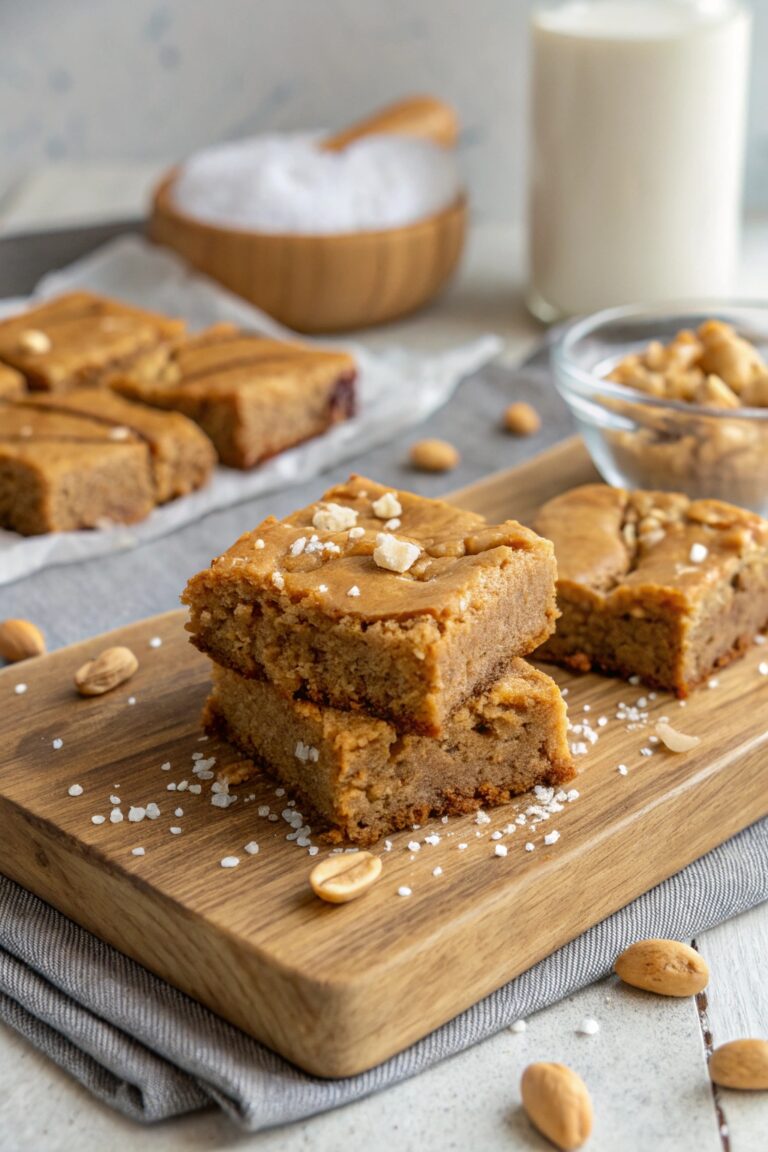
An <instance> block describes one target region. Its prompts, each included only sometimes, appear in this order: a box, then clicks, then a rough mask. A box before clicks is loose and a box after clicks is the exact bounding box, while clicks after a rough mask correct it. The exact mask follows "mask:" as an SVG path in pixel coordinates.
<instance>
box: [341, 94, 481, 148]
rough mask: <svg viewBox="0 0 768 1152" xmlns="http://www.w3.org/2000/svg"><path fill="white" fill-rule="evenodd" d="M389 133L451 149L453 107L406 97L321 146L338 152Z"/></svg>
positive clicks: (455, 122) (428, 98)
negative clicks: (416, 137) (367, 137)
mask: <svg viewBox="0 0 768 1152" xmlns="http://www.w3.org/2000/svg"><path fill="white" fill-rule="evenodd" d="M382 132H384V133H392V134H397V135H400V136H418V137H420V138H421V139H425V140H433V141H434V143H435V144H439V145H440V146H441V147H443V148H453V147H455V145H456V139H457V137H458V134H459V122H458V119H457V116H456V113H455V112H454V110H453V108H451V106H450V105H449V104H444V103H443V102H442V100H436V99H435V98H434V97H433V96H409V97H407V98H406V99H405V100H398V101H397V103H395V104H388V105H387V107H386V108H382V109H381V110H380V111H379V112H374V113H372V115H370V116H368V117H366V119H365V120H359V121H358V122H357V124H352V125H351V126H350V127H349V128H343V129H342V130H341V132H334V133H333V135H332V136H327V137H326V138H325V140H324V141H323V142H322V145H321V147H322V148H323V149H324V150H325V151H326V152H341V151H342V149H344V148H346V147H347V145H348V144H351V143H352V141H353V140H359V139H360V138H361V137H363V136H373V135H375V134H378V133H382Z"/></svg>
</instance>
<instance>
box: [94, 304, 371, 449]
mask: <svg viewBox="0 0 768 1152" xmlns="http://www.w3.org/2000/svg"><path fill="white" fill-rule="evenodd" d="M355 376H356V367H355V361H354V359H353V358H352V357H351V356H349V355H347V353H346V352H331V351H327V350H326V349H319V348H314V347H310V346H309V345H303V344H294V343H287V342H286V341H282V340H268V339H264V338H262V337H259V336H253V335H251V334H249V333H247V332H243V331H241V330H239V329H238V328H236V327H235V326H234V325H231V324H219V325H216V326H215V327H213V328H210V329H208V330H206V331H205V332H202V333H200V334H199V335H198V336H195V337H192V338H191V339H189V340H180V341H178V342H177V343H176V345H175V346H174V348H173V350H172V352H171V354H170V356H169V357H168V359H167V361H166V363H165V364H164V366H163V368H162V370H161V371H160V372H159V373H156V372H155V371H154V368H153V365H152V364H149V365H148V367H147V370H146V371H141V363H139V371H138V372H136V371H134V370H133V369H132V371H131V373H130V374H129V375H128V376H127V377H125V378H123V377H121V376H120V374H117V375H116V377H115V378H114V379H113V380H112V381H111V383H112V387H113V388H115V389H116V390H117V391H118V392H120V393H121V394H122V395H123V396H128V397H129V398H130V399H133V400H141V401H143V402H144V403H147V404H154V405H156V406H157V407H159V408H166V409H174V410H176V411H178V412H183V413H184V414H185V415H186V416H189V417H191V419H193V420H196V421H197V423H198V424H199V425H200V427H201V428H203V429H204V430H205V432H207V434H208V435H209V436H210V438H211V440H212V441H213V443H214V445H215V446H216V451H217V452H218V455H219V459H220V460H221V462H222V463H223V464H227V465H229V466H230V467H232V468H253V467H254V465H256V464H259V463H260V462H261V461H263V460H267V459H268V458H269V457H271V456H275V455H277V453H279V452H284V451H285V450H286V449H287V448H291V447H293V446H294V445H296V444H301V443H303V442H304V441H305V440H309V439H311V438H313V437H315V436H320V435H321V434H322V433H323V432H325V431H327V430H328V428H330V427H331V426H332V425H334V424H337V423H339V422H340V421H343V420H347V419H349V418H350V417H351V416H353V415H354V411H355Z"/></svg>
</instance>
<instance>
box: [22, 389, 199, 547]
mask: <svg viewBox="0 0 768 1152" xmlns="http://www.w3.org/2000/svg"><path fill="white" fill-rule="evenodd" d="M113 401H117V405H118V407H117V408H115V407H114V406H113ZM91 413H92V414H91ZM161 425H164V426H161ZM213 463H214V454H213V449H212V447H211V446H210V444H209V443H208V442H207V440H206V439H205V437H204V436H203V434H202V433H201V432H200V430H199V428H197V426H196V425H195V424H193V423H192V422H191V421H188V420H186V419H185V418H184V417H181V416H170V415H169V414H167V413H159V412H155V413H153V412H146V411H145V410H144V409H142V408H141V406H139V405H135V404H130V403H129V402H128V401H123V400H120V398H119V397H112V396H111V394H109V393H107V392H105V391H104V390H102V389H83V390H76V391H73V392H71V393H67V395H66V397H64V396H58V397H50V398H49V397H42V396H41V397H33V396H23V397H22V398H21V399H20V400H17V401H3V400H0V527H2V528H8V529H11V530H12V531H15V532H19V533H21V534H22V535H24V536H34V535H39V534H41V533H44V532H65V531H72V530H75V529H79V528H95V527H98V526H99V525H101V524H103V523H107V522H114V523H122V524H131V523H134V522H136V521H138V520H143V519H144V518H145V517H146V516H148V515H149V513H150V512H151V511H152V509H153V508H154V507H155V505H156V504H158V503H162V502H163V501H165V500H168V499H171V498H172V497H173V496H176V495H182V494H184V493H186V492H189V491H191V490H192V489H193V488H197V487H200V486H201V485H202V484H204V483H205V482H206V481H207V479H208V477H209V475H210V472H211V469H212V467H213Z"/></svg>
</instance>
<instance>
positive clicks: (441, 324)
mask: <svg viewBox="0 0 768 1152" xmlns="http://www.w3.org/2000/svg"><path fill="white" fill-rule="evenodd" d="M145 176H146V173H145V170H144V169H143V168H139V169H137V170H136V172H135V174H134V176H133V179H132V183H131V184H130V187H131V188H132V189H133V190H134V191H133V193H132V194H133V195H134V196H136V197H138V196H139V194H140V192H141V190H143V188H144V185H145V182H146V181H145ZM84 184H85V185H88V181H87V180H83V179H82V174H81V178H80V179H79V180H78V179H73V177H72V173H71V172H70V171H69V170H67V171H66V172H64V173H58V174H57V173H56V172H55V171H47V172H45V171H44V172H42V173H39V174H38V175H37V176H36V177H35V179H34V180H33V181H31V182H30V185H29V187H30V189H32V193H30V195H29V196H28V197H26V198H25V196H24V195H23V193H19V194H17V195H16V196H15V197H14V198H13V202H12V204H10V203H8V202H7V203H6V205H5V206H2V205H0V233H2V232H3V231H13V230H19V229H21V228H23V229H25V230H26V229H27V228H31V227H35V226H43V225H45V224H47V223H48V222H50V221H52V220H57V221H61V220H64V219H66V220H67V221H68V222H72V221H73V220H76V219H83V220H85V219H88V218H102V219H103V218H104V216H105V215H106V208H105V206H104V205H105V204H109V203H110V200H109V192H110V189H112V188H113V187H114V179H113V177H112V175H111V173H110V172H109V171H108V170H106V171H105V170H104V169H103V168H100V169H99V178H98V180H94V181H91V183H90V186H89V187H90V192H89V198H88V200H87V201H86V202H81V200H79V199H78V197H80V198H82V188H83V185H84ZM97 185H98V186H100V187H101V189H102V195H103V196H104V197H106V199H105V200H103V201H99V200H98V196H97V195H96V196H95V193H94V188H95V187H96V186H97ZM78 188H79V189H80V191H78ZM137 202H138V201H136V202H134V201H130V198H127V199H126V202H124V203H121V208H122V209H123V210H125V209H126V208H129V207H133V206H134V203H137ZM4 208H5V213H4V210H3V209H4ZM521 266H522V262H521V255H520V245H519V243H518V242H517V239H516V237H515V235H514V234H513V233H511V232H510V231H509V230H508V229H505V228H498V227H492V226H489V225H484V226H483V225H478V226H476V227H475V230H474V233H473V236H472V240H471V243H470V248H469V253H468V258H467V260H466V262H465V265H464V268H463V270H462V272H461V274H460V276H459V279H458V281H457V283H456V285H455V286H454V288H453V289H452V290H451V291H450V292H449V293H448V294H447V295H446V296H445V297H444V298H443V299H442V300H441V301H439V302H438V303H437V304H436V305H435V306H434V307H433V308H431V309H430V310H428V311H427V312H426V313H423V314H422V315H421V316H417V317H414V318H411V319H407V320H404V321H402V322H400V323H398V324H395V325H390V326H389V327H388V328H386V329H384V330H379V331H377V332H372V333H370V334H366V335H365V338H366V339H367V340H368V341H369V342H370V344H371V345H382V344H390V343H399V344H403V345H406V346H408V347H412V348H419V347H430V348H434V347H438V346H442V345H447V344H449V343H454V342H456V341H458V340H461V339H464V338H468V337H470V336H474V335H478V334H480V333H482V332H487V331H488V330H493V331H496V332H498V333H499V334H500V335H501V336H502V337H503V338H504V340H505V355H506V356H507V357H509V358H511V359H514V358H517V357H518V356H520V355H521V354H522V353H523V352H525V350H526V349H527V348H528V347H530V346H531V345H532V344H533V343H534V342H535V340H536V339H537V337H538V336H539V334H540V330H539V329H538V328H537V326H536V325H535V324H533V323H532V322H531V321H530V320H528V319H527V318H526V316H525V314H524V310H523V309H522V308H521V306H520V295H521V287H520V285H521V275H520V269H521ZM739 295H742V296H748V295H752V296H755V297H756V298H757V297H762V298H765V297H766V296H768V221H756V222H752V223H751V224H750V226H749V228H748V229H747V233H746V237H745V246H744V260H743V266H742V270H741V275H740V284H739ZM694 943H695V945H696V947H698V948H699V950H700V951H701V953H702V954H703V955H704V956H705V958H706V959H707V961H708V963H709V965H710V969H711V973H712V976H711V983H710V986H709V988H708V990H707V1000H708V1006H707V1010H706V1018H700V1014H699V1010H698V1008H697V1006H696V1004H695V1002H694V1001H693V1000H664V999H661V998H656V997H652V996H649V995H646V994H644V993H641V992H635V991H633V990H632V989H628V988H624V987H622V986H620V985H618V983H617V982H616V981H615V980H614V979H609V980H607V981H603V982H601V983H598V984H595V985H593V986H591V987H589V988H586V989H584V990H583V991H581V992H579V993H577V994H576V995H574V996H571V997H569V998H568V999H567V1000H565V1001H563V1002H562V1003H560V1004H556V1005H554V1006H553V1007H551V1008H548V1009H546V1010H544V1011H542V1012H539V1013H537V1014H536V1015H535V1016H533V1017H531V1019H530V1020H529V1021H528V1029H527V1031H526V1032H525V1033H523V1034H512V1033H511V1032H502V1033H500V1034H499V1035H497V1036H495V1037H493V1038H491V1039H490V1040H487V1041H485V1042H484V1043H482V1044H479V1045H477V1046H476V1047H475V1048H473V1049H471V1050H469V1051H468V1052H465V1053H462V1054H460V1055H458V1056H455V1057H453V1058H452V1059H450V1060H447V1061H445V1062H444V1063H442V1064H441V1065H439V1066H437V1067H436V1068H433V1069H431V1070H430V1071H428V1072H425V1073H424V1074H423V1075H421V1076H419V1077H417V1078H415V1079H414V1080H411V1081H408V1082H406V1083H404V1084H400V1085H397V1086H396V1087H394V1088H390V1089H389V1090H387V1091H386V1092H383V1093H380V1094H379V1095H376V1096H373V1097H370V1098H368V1099H367V1100H362V1101H360V1102H358V1103H355V1104H351V1105H348V1106H347V1107H345V1108H340V1109H338V1110H336V1111H334V1112H331V1113H328V1114H326V1115H323V1116H319V1117H315V1118H313V1119H311V1120H308V1121H304V1122H301V1123H298V1124H293V1125H290V1126H288V1127H285V1128H280V1129H275V1130H273V1131H270V1132H265V1133H260V1134H258V1135H250V1136H249V1135H244V1134H242V1133H240V1132H239V1131H238V1130H237V1129H235V1128H234V1127H233V1126H232V1125H231V1124H230V1123H229V1121H227V1120H226V1119H225V1118H224V1117H223V1116H222V1115H221V1114H220V1113H218V1112H215V1111H213V1110H210V1111H206V1112H201V1113H198V1114H197V1115H194V1116H191V1117H186V1118H184V1119H182V1120H176V1121H169V1122H166V1123H164V1124H161V1125H156V1126H154V1127H150V1128H140V1127H138V1126H137V1125H136V1124H134V1123H133V1122H130V1121H128V1120H125V1119H123V1118H122V1117H121V1116H119V1115H118V1114H116V1113H114V1112H112V1111H111V1110H110V1109H108V1108H106V1107H105V1106H103V1105H101V1104H99V1103H97V1102H96V1101H95V1100H94V1099H93V1098H92V1097H91V1096H90V1095H89V1094H88V1093H87V1092H86V1091H85V1090H84V1089H82V1088H81V1087H80V1086H79V1085H78V1084H77V1083H75V1081H73V1080H72V1079H71V1078H70V1077H69V1076H68V1075H66V1074H65V1073H63V1072H61V1071H60V1070H59V1069H58V1068H57V1067H56V1066H55V1065H54V1064H52V1063H51V1062H50V1061H49V1060H47V1059H46V1058H45V1057H43V1056H41V1055H40V1054H39V1053H38V1052H37V1051H36V1050H35V1049H34V1048H32V1047H31V1046H30V1045H29V1044H28V1043H27V1042H26V1041H25V1040H23V1039H21V1038H20V1037H19V1036H18V1035H16V1033H14V1032H13V1031H12V1030H11V1029H9V1028H7V1027H5V1026H3V1025H0V1152H27V1150H30V1152H31V1150H35V1152H70V1150H71V1149H77V1152H129V1150H133V1149H136V1148H138V1147H139V1146H140V1147H141V1148H142V1149H144V1150H145V1152H176V1150H179V1152H180V1150H181V1149H184V1150H185V1152H187V1150H190V1149H193V1150H196V1152H197V1150H199V1152H212V1150H219V1149H237V1150H248V1152H256V1150H258V1152H278V1150H279V1152H300V1150H302V1152H304V1150H308V1149H311V1150H313V1152H324V1150H326V1149H328V1150H330V1149H334V1150H335V1149H343V1148H352V1147H356V1148H363V1149H365V1152H416V1150H417V1149H418V1150H419V1152H422V1150H424V1149H435V1150H438V1149H439V1150H442V1149H454V1148H456V1149H459V1148H460V1149H470V1150H473V1152H474V1150H478V1152H502V1150H504V1152H508V1150H510V1149H534V1150H535V1149H547V1148H550V1147H551V1146H550V1145H549V1144H548V1143H547V1142H546V1141H544V1140H543V1139H542V1138H541V1137H539V1136H538V1135H537V1134H536V1133H535V1132H534V1131H533V1130H532V1129H531V1127H530V1125H529V1124H528V1122H527V1120H526V1118H525V1116H524V1115H523V1113H522V1110H521V1107H520V1094H519V1087H518V1086H519V1080H520V1074H521V1073H522V1070H523V1068H524V1067H525V1065H526V1064H528V1063H530V1062H531V1061H534V1060H558V1061H561V1062H563V1063H565V1064H569V1065H571V1066H572V1067H574V1068H575V1069H577V1070H578V1071H579V1073H580V1074H581V1075H582V1076H583V1077H584V1079H585V1080H586V1082H587V1084H588V1085H589V1088H590V1091H591V1093H592V1097H593V1101H594V1104H595V1128H594V1133H593V1135H592V1138H591V1140H590V1142H589V1145H588V1147H589V1148H590V1149H591V1150H592V1152H636V1150H637V1152H640V1150H643V1152H645V1150H650V1149H653V1150H655V1152H720V1150H722V1149H723V1148H725V1149H730V1152H766V1149H768V1094H766V1093H737V1092H733V1091H727V1090H718V1092H717V1094H715V1093H713V1090H712V1086H711V1084H710V1081H709V1078H708V1076H707V1069H706V1060H705V1032H709V1033H710V1034H711V1038H712V1043H713V1044H714V1045H715V1046H716V1045H719V1044H722V1043H724V1042H725V1041H727V1040H732V1039H736V1038H738V1037H742V1036H763V1037H768V981H767V980H766V959H767V958H768V905H763V906H761V907H759V908H756V909H753V910H752V911H751V912H749V913H746V914H745V915H742V916H740V917H738V918H737V919H735V920H732V921H730V922H728V923H727V924H724V925H721V926H720V927H719V928H716V929H713V930H711V931H709V932H705V933H703V934H702V935H701V936H699V938H698V939H697V940H696V941H695V942H694ZM585 1016H593V1017H595V1018H596V1019H597V1020H598V1021H599V1023H600V1032H599V1033H598V1034H597V1035H595V1036H583V1035H579V1034H578V1033H577V1031H576V1029H577V1027H578V1025H579V1023H580V1021H581V1020H582V1019H583V1018H584V1017H585Z"/></svg>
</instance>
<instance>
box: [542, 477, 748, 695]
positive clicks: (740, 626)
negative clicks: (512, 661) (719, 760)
mask: <svg viewBox="0 0 768 1152" xmlns="http://www.w3.org/2000/svg"><path fill="white" fill-rule="evenodd" d="M535 527H536V529H537V531H539V532H540V533H541V534H542V535H545V536H547V537H548V538H549V539H550V540H552V541H553V543H554V546H555V554H556V556H557V563H558V605H559V608H560V611H561V613H562V615H561V617H560V620H559V621H558V624H557V631H556V632H555V635H554V636H552V637H550V639H549V640H548V641H547V642H546V644H545V645H544V646H543V648H541V649H540V650H539V651H538V652H537V656H538V657H540V658H541V659H547V660H554V661H556V662H558V663H563V664H567V665H569V666H571V667H574V668H577V669H582V670H587V669H589V668H590V667H595V668H599V669H600V670H601V671H604V672H611V673H618V674H619V675H621V676H632V675H636V676H639V677H640V678H641V679H642V680H643V681H644V682H645V683H647V684H650V685H652V686H654V687H657V688H667V689H669V690H670V691H673V692H676V693H677V694H678V695H679V696H685V695H687V693H688V692H689V691H690V690H691V688H693V687H695V685H696V684H699V683H700V682H701V681H702V680H705V679H706V678H707V677H708V676H709V675H710V673H711V672H712V671H713V670H714V669H716V668H719V667H722V666H723V665H725V664H727V663H729V662H730V661H731V660H733V659H735V658H736V657H737V656H739V655H740V654H741V653H743V652H744V650H745V649H746V648H747V647H748V645H749V644H750V643H751V642H752V640H753V638H754V636H755V634H756V633H757V632H758V631H759V630H760V629H761V628H762V627H763V626H764V625H765V623H766V621H768V522H766V521H765V520H763V519H762V518H761V517H760V516H757V515H756V514H755V513H752V512H747V511H744V510H743V509H741V508H737V507H735V506H734V505H731V504H725V503H723V502H722V501H719V500H690V499H689V498H688V497H687V496H682V495H679V494H676V493H667V492H645V491H640V490H638V491H633V492H628V491H625V490H624V489H620V488H610V487H608V486H606V485H602V484H589V485H585V486H584V487H582V488H575V489H573V490H572V491H570V492H566V493H564V494H563V495H562V496H558V497H556V498H555V499H554V500H550V501H549V503H548V504H545V505H544V507H543V508H542V509H541V511H540V513H539V515H538V516H537V518H536V520H535Z"/></svg>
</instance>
